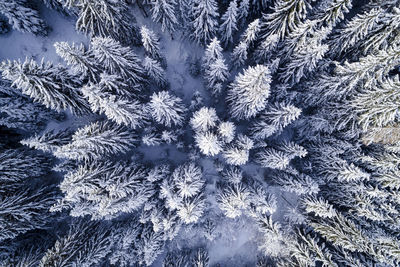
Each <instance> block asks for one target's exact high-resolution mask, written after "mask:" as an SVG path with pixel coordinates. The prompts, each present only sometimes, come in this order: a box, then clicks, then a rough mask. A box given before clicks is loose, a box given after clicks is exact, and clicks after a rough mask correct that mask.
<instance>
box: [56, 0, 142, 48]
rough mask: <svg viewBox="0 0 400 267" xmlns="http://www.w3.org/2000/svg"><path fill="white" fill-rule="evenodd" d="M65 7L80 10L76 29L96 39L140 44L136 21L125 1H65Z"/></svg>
mask: <svg viewBox="0 0 400 267" xmlns="http://www.w3.org/2000/svg"><path fill="white" fill-rule="evenodd" d="M63 2H64V6H65V7H66V8H69V9H71V8H72V9H74V8H77V9H78V10H79V14H78V20H77V21H76V29H77V30H78V31H80V32H83V33H84V34H86V35H88V36H90V37H94V36H101V37H107V36H110V37H111V38H113V39H115V40H119V41H121V42H123V43H126V44H132V43H133V44H140V38H139V36H138V35H139V32H138V29H136V26H135V24H136V20H135V17H133V16H132V15H131V14H130V12H129V8H128V6H127V4H126V2H125V1H114V0H63Z"/></svg>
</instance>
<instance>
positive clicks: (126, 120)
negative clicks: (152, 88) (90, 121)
mask: <svg viewBox="0 0 400 267" xmlns="http://www.w3.org/2000/svg"><path fill="white" fill-rule="evenodd" d="M81 91H82V94H83V95H84V96H85V97H86V98H87V99H88V102H89V103H90V106H91V109H92V111H93V112H100V113H104V114H105V115H106V116H107V118H108V119H110V120H112V121H114V122H116V123H117V124H124V125H126V126H128V127H131V128H132V129H136V128H140V127H142V126H144V125H145V124H146V122H147V117H148V110H147V106H146V105H145V104H142V103H141V102H140V101H138V100H136V99H133V98H130V99H129V98H128V97H126V96H119V95H116V94H113V93H110V92H108V91H107V90H104V87H103V84H88V85H85V86H84V87H83V88H82V89H81Z"/></svg>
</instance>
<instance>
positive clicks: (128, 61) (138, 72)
mask: <svg viewBox="0 0 400 267" xmlns="http://www.w3.org/2000/svg"><path fill="white" fill-rule="evenodd" d="M90 45H91V49H92V51H93V55H94V57H95V59H96V60H97V63H98V64H99V65H100V66H102V67H103V68H104V69H105V70H106V71H107V72H108V74H115V75H120V76H121V77H122V78H124V79H125V80H127V81H128V82H131V83H132V84H133V85H141V84H143V83H144V82H145V79H144V71H143V67H142V66H141V62H140V59H139V58H138V57H137V56H136V55H135V53H134V52H133V51H132V50H131V49H130V48H129V47H127V46H122V45H121V43H119V42H118V41H116V40H113V39H111V38H110V37H104V38H102V37H95V38H93V39H92V40H91V42H90Z"/></svg>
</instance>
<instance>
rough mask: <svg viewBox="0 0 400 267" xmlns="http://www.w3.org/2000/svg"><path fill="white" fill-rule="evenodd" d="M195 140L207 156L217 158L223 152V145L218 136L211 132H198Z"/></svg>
mask: <svg viewBox="0 0 400 267" xmlns="http://www.w3.org/2000/svg"><path fill="white" fill-rule="evenodd" d="M194 140H195V142H196V145H197V147H198V148H199V149H200V151H201V152H202V153H203V154H204V155H206V156H215V155H217V154H218V153H219V152H221V150H222V143H221V141H220V140H219V138H218V136H217V135H216V134H214V133H213V132H211V131H208V132H198V133H197V134H196V135H195V137H194Z"/></svg>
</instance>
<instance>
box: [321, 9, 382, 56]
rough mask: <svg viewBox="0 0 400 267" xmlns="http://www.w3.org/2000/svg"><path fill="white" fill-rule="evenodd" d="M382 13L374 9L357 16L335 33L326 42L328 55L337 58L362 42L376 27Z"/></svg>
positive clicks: (380, 10)
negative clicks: (328, 49) (328, 48)
mask: <svg viewBox="0 0 400 267" xmlns="http://www.w3.org/2000/svg"><path fill="white" fill-rule="evenodd" d="M383 13H384V10H382V9H380V8H374V9H371V10H368V11H365V12H363V13H361V14H357V15H356V16H355V17H353V18H352V19H351V20H349V21H348V22H347V23H346V24H345V26H344V27H342V28H340V29H337V30H336V31H335V34H334V35H333V36H332V38H331V39H330V40H329V42H328V44H329V47H330V52H329V53H330V54H333V55H336V56H339V55H341V54H342V53H343V52H345V51H347V50H348V49H350V48H351V47H353V46H354V45H355V44H356V43H357V42H359V41H360V40H363V39H364V38H365V37H366V36H367V35H368V34H369V33H370V32H371V30H372V29H374V28H375V27H376V25H377V23H378V22H379V21H380V17H381V16H382V15H383Z"/></svg>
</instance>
